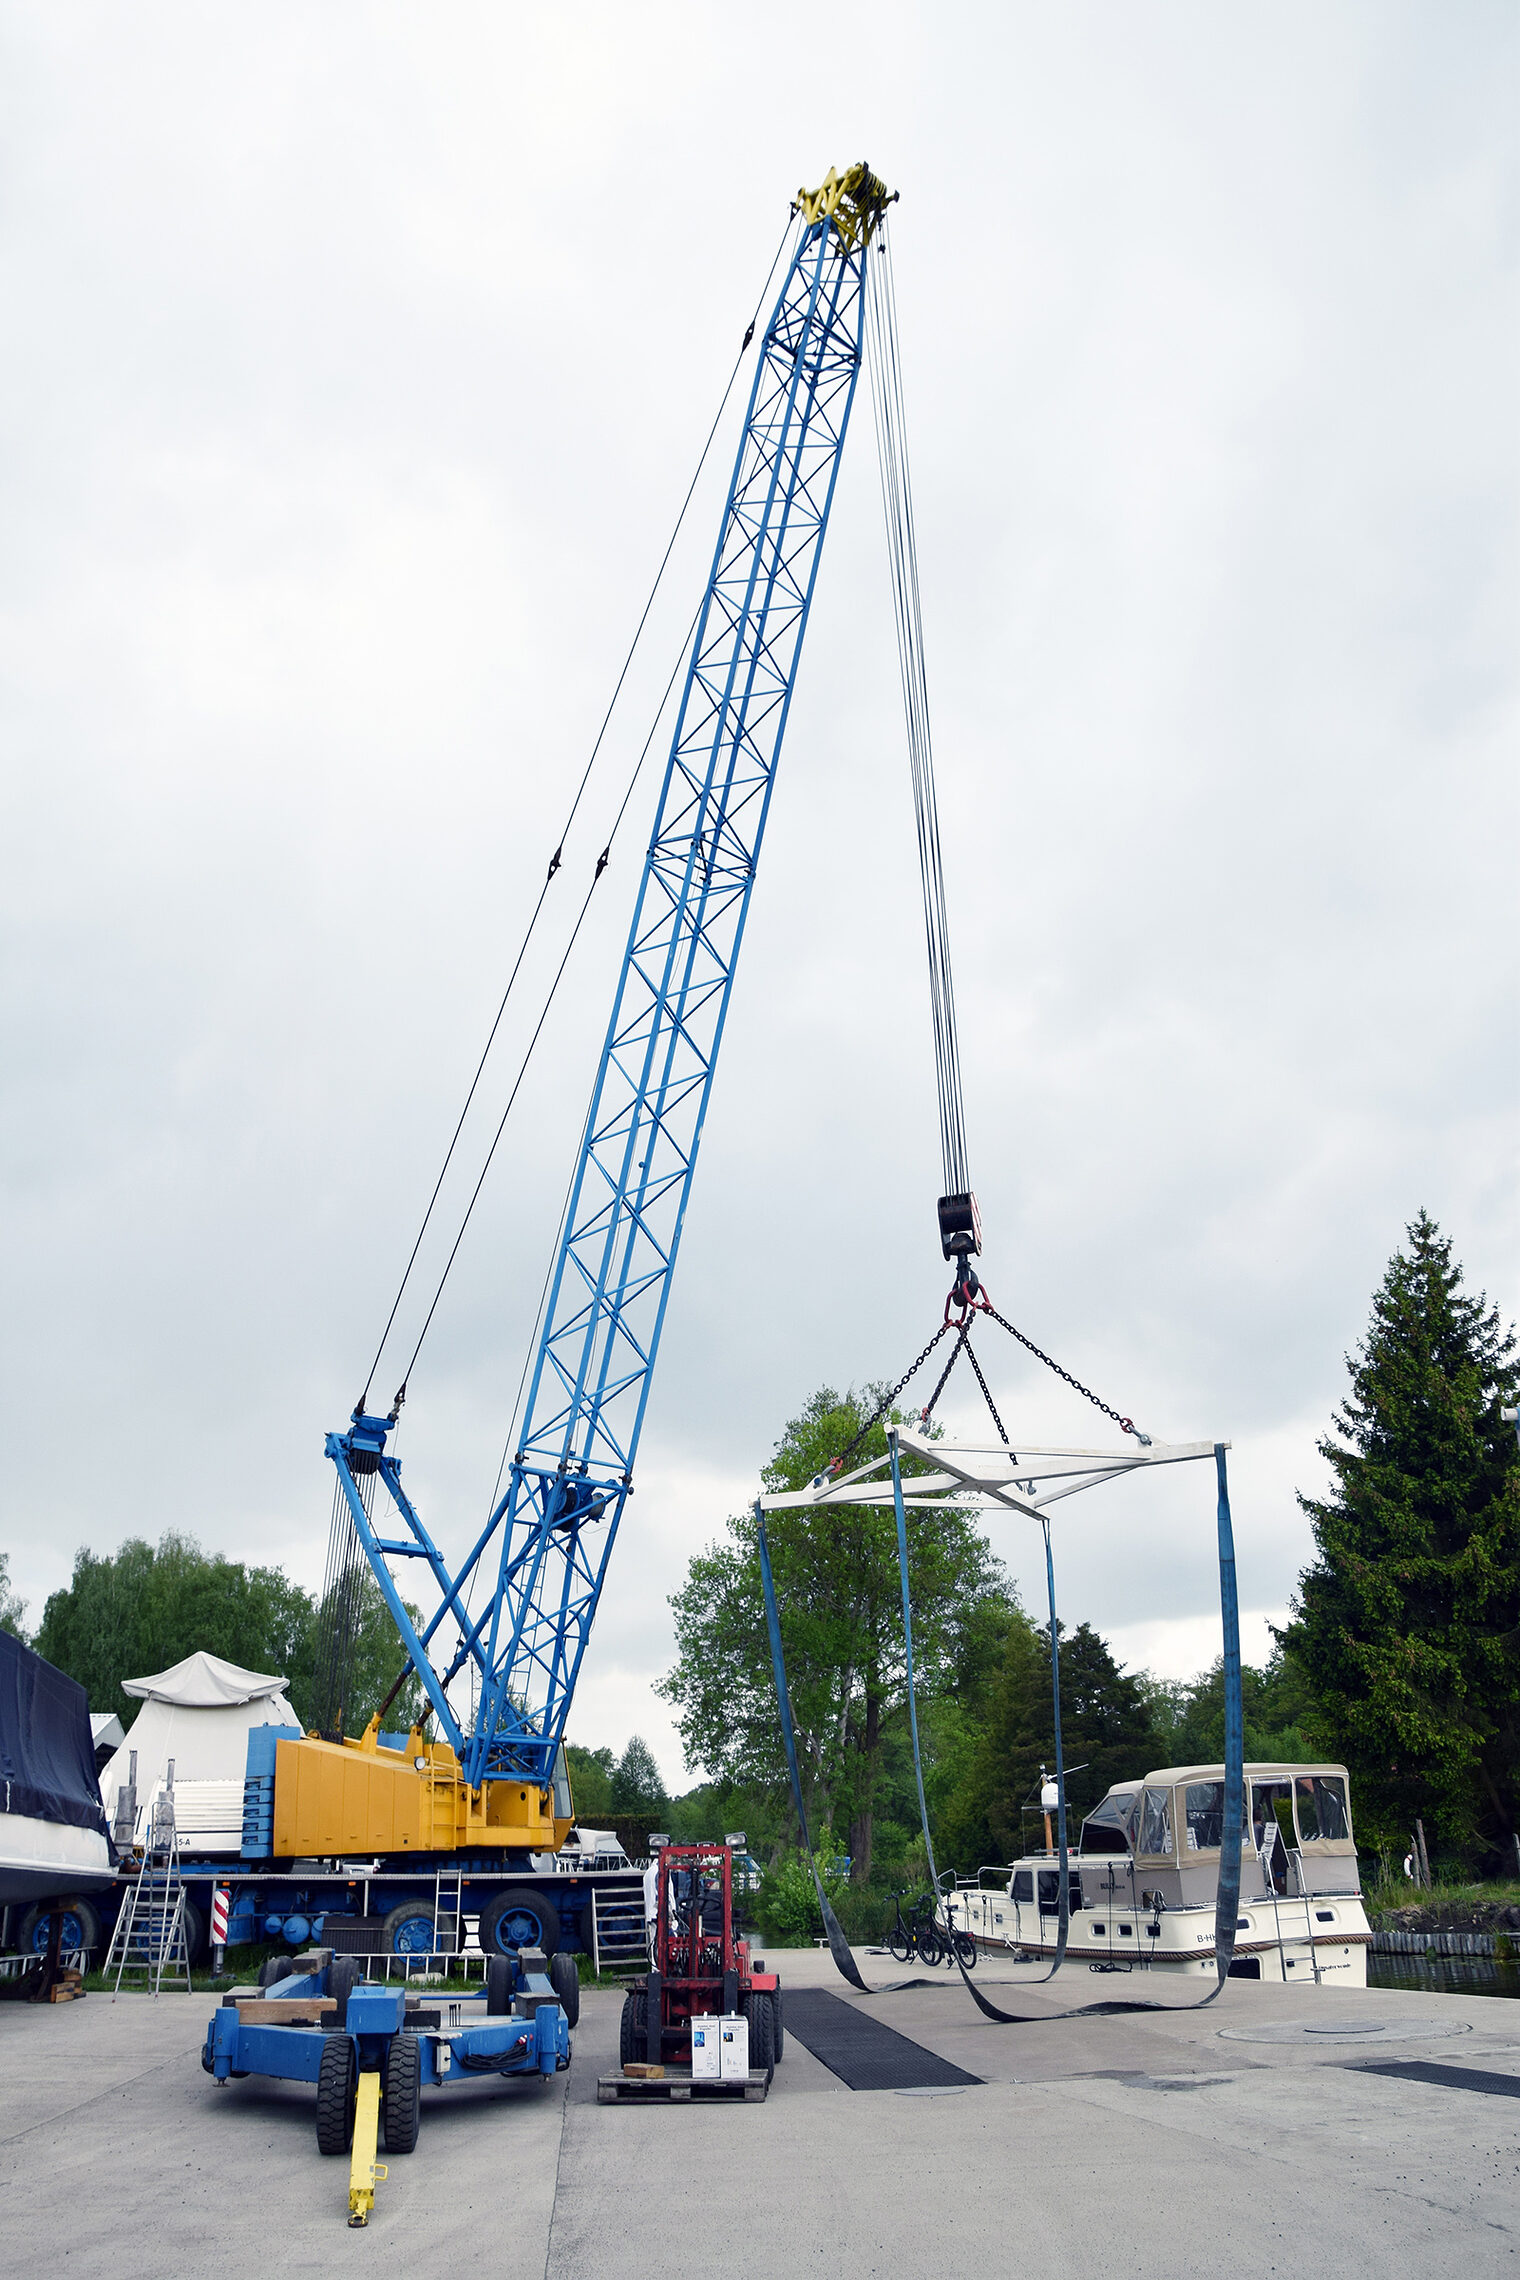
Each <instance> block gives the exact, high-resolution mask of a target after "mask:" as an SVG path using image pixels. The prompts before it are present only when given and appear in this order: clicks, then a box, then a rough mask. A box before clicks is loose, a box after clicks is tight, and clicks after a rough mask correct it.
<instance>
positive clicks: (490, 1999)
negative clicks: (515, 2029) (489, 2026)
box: [486, 1955, 512, 2019]
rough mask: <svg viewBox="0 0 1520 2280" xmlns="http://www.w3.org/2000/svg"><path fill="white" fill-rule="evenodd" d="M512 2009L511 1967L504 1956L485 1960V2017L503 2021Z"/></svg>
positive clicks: (495, 1956)
mask: <svg viewBox="0 0 1520 2280" xmlns="http://www.w3.org/2000/svg"><path fill="white" fill-rule="evenodd" d="M511 2008H512V1966H511V1964H510V1963H508V1961H507V1959H506V1957H505V1956H504V1955H493V1956H488V1957H487V1958H486V2017H487V2018H488V2019H504V2018H505V2017H506V2016H507V2013H508V2012H509V2011H510V2010H511Z"/></svg>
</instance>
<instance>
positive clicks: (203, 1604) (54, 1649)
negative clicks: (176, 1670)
mask: <svg viewBox="0 0 1520 2280" xmlns="http://www.w3.org/2000/svg"><path fill="white" fill-rule="evenodd" d="M310 1624H311V1601H310V1599H309V1598H308V1596H307V1594H306V1593H305V1592H304V1591H302V1590H301V1588H300V1586H299V1585H298V1584H294V1583H292V1582H291V1581H290V1579H289V1577H288V1576H286V1575H284V1574H283V1573H282V1572H281V1570H280V1569H279V1568H248V1567H245V1566H243V1565H242V1563H241V1562H240V1561H236V1560H227V1559H223V1558H221V1557H220V1556H215V1557H212V1556H208V1555H207V1554H206V1553H205V1552H203V1551H202V1550H201V1547H200V1545H199V1544H197V1543H196V1541H195V1539H194V1538H193V1537H192V1536H186V1535H181V1534H179V1533H178V1532H177V1531H175V1530H173V1529H170V1530H168V1531H166V1533H165V1534H164V1535H163V1536H162V1537H161V1538H160V1539H159V1542H158V1544H157V1546H156V1547H155V1546H154V1545H152V1544H149V1543H147V1542H145V1541H144V1539H143V1538H142V1537H140V1536H129V1537H128V1539H127V1541H126V1542H125V1543H124V1544H123V1545H122V1546H121V1548H120V1550H119V1551H117V1552H114V1553H104V1554H101V1553H96V1552H92V1551H90V1550H89V1549H88V1547H85V1548H82V1549H81V1550H80V1551H79V1552H78V1553H76V1555H75V1559H74V1573H73V1578H72V1581H71V1582H70V1584H69V1586H68V1588H67V1590H65V1591H55V1592H54V1593H53V1594H52V1596H51V1598H50V1599H49V1600H48V1602H47V1605H46V1607H45V1608H44V1609H43V1614H42V1625H41V1628H40V1629H39V1631H38V1633H37V1642H36V1644H37V1652H38V1653H39V1654H41V1655H45V1656H46V1657H47V1660H48V1661H49V1662H51V1663H56V1664H57V1666H58V1668H59V1669H60V1670H66V1671H67V1672H68V1673H69V1676H70V1677H71V1678H77V1679H78V1681H79V1683H80V1685H81V1686H83V1688H84V1689H85V1692H86V1693H87V1695H88V1696H89V1698H90V1702H91V1704H92V1706H93V1707H94V1708H96V1709H101V1710H105V1709H109V1710H115V1711H116V1712H117V1713H118V1714H119V1715H120V1717H121V1719H122V1721H123V1723H124V1724H126V1723H128V1722H129V1721H130V1720H131V1718H132V1717H134V1716H135V1715H136V1710H137V1704H136V1702H135V1701H134V1700H133V1699H132V1697H130V1696H123V1695H122V1694H121V1691H120V1688H121V1682H122V1680H123V1679H124V1678H141V1677H143V1676H144V1675H146V1674H147V1673H149V1672H151V1671H156V1670H165V1669H167V1668H168V1667H169V1665H170V1664H171V1663H176V1662H179V1661H180V1660H181V1659H182V1658H183V1657H184V1656H185V1655H188V1654H193V1653H194V1652H195V1651H196V1649H197V1648H204V1649H205V1651H206V1652H207V1653H208V1654H213V1655H221V1656H222V1657H224V1659H225V1660H226V1661H228V1662H234V1663H240V1664H241V1665H242V1666H243V1667H244V1668H245V1669H248V1670H262V1671H271V1672H280V1673H282V1674H291V1673H298V1672H300V1671H301V1670H302V1669H303V1667H308V1668H309V1644H308V1632H309V1629H310Z"/></svg>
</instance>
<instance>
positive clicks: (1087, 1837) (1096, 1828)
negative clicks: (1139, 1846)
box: [1081, 1790, 1136, 1853]
mask: <svg viewBox="0 0 1520 2280" xmlns="http://www.w3.org/2000/svg"><path fill="white" fill-rule="evenodd" d="M1135 1803H1136V1800H1135V1793H1134V1791H1133V1790H1130V1791H1129V1792H1128V1793H1127V1794H1124V1795H1118V1796H1109V1797H1105V1798H1104V1800H1103V1802H1102V1804H1101V1805H1095V1806H1094V1807H1093V1809H1092V1811H1091V1812H1090V1813H1089V1814H1088V1816H1087V1819H1086V1820H1085V1821H1084V1822H1083V1823H1082V1848H1081V1849H1082V1851H1083V1852H1085V1853H1122V1852H1128V1851H1129V1828H1130V1822H1131V1820H1132V1818H1133V1816H1134V1811H1135Z"/></svg>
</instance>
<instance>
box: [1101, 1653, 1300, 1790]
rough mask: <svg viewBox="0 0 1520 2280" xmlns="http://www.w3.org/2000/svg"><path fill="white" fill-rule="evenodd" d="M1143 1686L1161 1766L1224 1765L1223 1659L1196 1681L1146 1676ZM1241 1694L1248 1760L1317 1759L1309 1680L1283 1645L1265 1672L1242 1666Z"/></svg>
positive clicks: (1141, 1681)
mask: <svg viewBox="0 0 1520 2280" xmlns="http://www.w3.org/2000/svg"><path fill="white" fill-rule="evenodd" d="M1139 1683H1140V1690H1141V1692H1142V1694H1143V1695H1144V1697H1145V1701H1146V1705H1147V1707H1148V1708H1149V1711H1150V1715H1151V1725H1152V1728H1153V1730H1154V1734H1155V1751H1156V1764H1157V1765H1158V1766H1161V1765H1213V1764H1215V1763H1218V1762H1222V1760H1223V1758H1224V1659H1223V1657H1222V1656H1221V1657H1220V1659H1219V1660H1218V1661H1216V1662H1215V1663H1213V1664H1212V1665H1211V1666H1210V1668H1209V1669H1208V1670H1205V1671H1200V1673H1199V1674H1198V1676H1197V1677H1196V1678H1190V1679H1158V1678H1150V1677H1148V1676H1146V1675H1145V1674H1143V1673H1142V1675H1141V1678H1140V1681H1139ZM1240 1691H1241V1702H1242V1707H1243V1709H1244V1711H1245V1754H1246V1756H1247V1758H1248V1759H1250V1758H1255V1759H1257V1760H1258V1761H1260V1760H1270V1759H1278V1760H1282V1761H1286V1762H1288V1763H1297V1762H1298V1761H1299V1760H1301V1759H1303V1758H1310V1757H1313V1756H1314V1755H1315V1744H1314V1742H1313V1741H1312V1740H1311V1738H1310V1736H1309V1734H1308V1731H1307V1729H1306V1724H1305V1721H1306V1720H1307V1718H1308V1716H1309V1712H1310V1708H1311V1701H1312V1698H1311V1695H1310V1692H1309V1686H1308V1681H1307V1680H1306V1679H1305V1677H1304V1674H1303V1672H1302V1671H1301V1670H1300V1669H1299V1667H1298V1665H1297V1664H1296V1663H1295V1662H1294V1661H1293V1660H1292V1659H1291V1657H1290V1656H1287V1655H1285V1654H1284V1653H1283V1651H1282V1649H1281V1648H1280V1647H1279V1648H1277V1649H1276V1650H1275V1651H1274V1653H1273V1654H1272V1656H1271V1658H1270V1659H1269V1660H1268V1662H1267V1663H1266V1664H1265V1666H1264V1667H1263V1668H1262V1669H1260V1670H1253V1668H1252V1667H1251V1665H1250V1664H1249V1663H1242V1665H1241V1669H1240Z"/></svg>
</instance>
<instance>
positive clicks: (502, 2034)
mask: <svg viewBox="0 0 1520 2280" xmlns="http://www.w3.org/2000/svg"><path fill="white" fill-rule="evenodd" d="M362 1971H363V1959H362V1958H360V1957H358V1956H336V1957H335V1956H334V1955H333V1954H332V1951H331V1950H330V1949H327V1948H319V1949H316V1950H314V1951H313V1952H312V1953H311V1954H309V1955H305V1956H298V1957H296V1958H295V1959H294V1963H293V1964H287V1963H285V1962H283V1961H277V1960H275V1959H271V1961H270V1963H269V1964H267V1965H266V1966H265V1974H266V1976H265V1978H264V1980H263V1982H262V1983H261V1984H260V1985H259V1986H258V1987H243V1988H234V1989H233V1990H232V1992H231V1994H229V1995H225V1996H223V1998H222V2001H221V2003H220V2004H219V2006H218V2007H217V2009H216V2010H214V2011H213V2012H212V2014H211V2021H210V2024H209V2026H208V2027H207V2029H206V2041H205V2046H204V2048H203V2049H202V2051H201V2065H202V2066H203V2067H204V2068H205V2070H206V2072H207V2073H208V2074H209V2075H211V2076H212V2077H213V2079H214V2080H215V2081H216V2083H217V2085H218V2087H219V2088H220V2087H225V2085H226V2084H227V2083H228V2082H229V2081H232V2082H235V2081H241V2080H243V2079H244V2078H246V2077H247V2076H248V2075H250V2074H268V2075H274V2076H276V2077H277V2078H278V2079H280V2080H282V2081H286V2082H310V2083H312V2084H314V2085H315V2088H316V2092H317V2112H316V2121H317V2149H318V2151H319V2152H320V2153H324V2154H340V2153H347V2154H348V2155H349V2156H350V2163H349V2190H348V2221H349V2223H350V2224H351V2225H364V2224H367V2223H368V2221H369V2214H370V2211H371V2209H372V2208H373V2207H374V2201H375V2185H376V2183H377V2181H378V2180H380V2179H382V2178H383V2177H384V2176H385V2175H386V2168H385V2164H384V2163H383V2162H381V2161H379V2160H377V2158H376V2156H377V2153H378V2150H379V2141H380V2138H381V2136H382V2135H383V2137H384V2143H385V2150H386V2152H387V2153H410V2152H411V2151H412V2149H413V2148H414V2146H415V2145H416V2143H417V2135H418V2130H419V2127H420V2124H421V2094H422V2091H423V2090H424V2088H427V2087H430V2086H436V2087H438V2088H440V2089H447V2088H448V2087H449V2086H450V2085H452V2084H458V2083H461V2082H478V2081H480V2080H482V2079H483V2078H484V2077H485V2076H487V2075H493V2074H494V2075H502V2076H506V2075H529V2074H531V2075H537V2076H538V2077H539V2078H540V2080H548V2079H549V2078H550V2077H552V2076H553V2075H555V2074H558V2073H560V2072H562V2071H563V2070H564V2068H565V2067H567V2066H568V2065H569V2064H570V2026H571V2021H570V2018H569V2017H568V2016H567V2008H566V2004H565V2002H564V2001H563V2000H562V1998H561V1994H560V1993H559V1992H558V1991H557V1990H556V1988H555V1986H554V1984H553V1982H552V1981H551V1979H550V1977H549V1969H548V1963H547V1959H546V1958H545V1956H544V1954H543V1952H542V1950H540V1949H537V1948H524V1949H522V1950H520V1952H519V1953H518V1954H517V1955H516V1956H513V1957H505V1956H501V1957H496V1956H493V1957H492V1958H491V1961H490V1963H489V1964H488V1966H487V1969H486V1982H485V1985H484V1987H483V1988H482V1989H481V1990H480V1992H479V1993H478V1994H466V1995H458V1994H450V1993H445V1992H441V1991H440V1993H439V1996H438V2000H437V2003H436V2004H435V2005H428V2004H426V2003H425V2001H423V2000H421V1999H419V1997H418V1995H417V1994H416V1993H415V1992H414V1991H413V1990H411V1989H409V1988H408V1987H407V1986H406V1985H405V1984H394V1985H393V1984H390V1983H383V1984H382V1983H375V1982H366V1981H365V1980H364V1979H363V1978H362V1976H361V1974H362Z"/></svg>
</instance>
